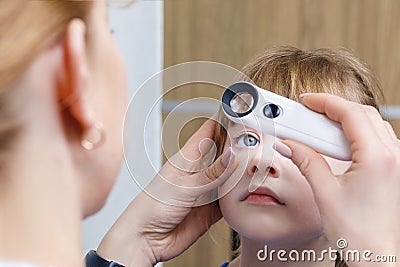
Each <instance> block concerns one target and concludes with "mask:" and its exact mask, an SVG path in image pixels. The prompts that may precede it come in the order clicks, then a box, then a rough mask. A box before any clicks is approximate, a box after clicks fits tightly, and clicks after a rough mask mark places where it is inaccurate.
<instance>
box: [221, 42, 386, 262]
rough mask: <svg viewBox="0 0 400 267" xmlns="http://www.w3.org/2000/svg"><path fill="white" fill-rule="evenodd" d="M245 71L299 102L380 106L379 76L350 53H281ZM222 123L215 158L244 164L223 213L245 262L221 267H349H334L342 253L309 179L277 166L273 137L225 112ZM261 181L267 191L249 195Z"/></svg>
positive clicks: (281, 160) (337, 168)
mask: <svg viewBox="0 0 400 267" xmlns="http://www.w3.org/2000/svg"><path fill="white" fill-rule="evenodd" d="M242 71H243V73H244V74H245V75H247V76H248V77H249V78H250V79H251V80H252V81H253V82H254V83H255V84H256V85H257V86H259V87H260V88H264V89H266V90H269V91H272V92H274V93H276V94H279V95H282V96H284V97H287V98H290V99H292V100H295V101H299V95H300V94H302V93H307V92H324V93H330V94H335V95H338V96H340V97H343V98H345V99H348V100H351V101H354V102H358V103H361V104H365V105H371V106H373V107H375V108H378V104H379V103H380V101H381V99H382V94H381V91H380V87H379V84H378V82H377V80H376V78H375V77H374V75H373V74H372V73H371V72H370V71H369V69H368V68H367V67H366V66H365V65H364V64H363V63H361V62H360V61H359V60H358V59H356V58H355V57H354V56H352V55H351V54H350V53H348V52H344V51H337V52H334V51H330V50H315V51H302V50H299V49H296V48H291V47H285V48H279V49H275V50H269V51H267V52H265V53H264V54H262V55H261V56H259V57H258V58H256V59H255V60H254V61H252V62H250V63H249V64H247V65H246V66H245V67H244V69H243V70H242ZM219 121H220V122H221V124H222V125H227V128H226V129H224V127H223V126H221V125H218V126H217V129H216V131H215V141H216V144H217V149H218V152H217V154H218V155H220V154H222V153H223V152H224V151H225V150H227V149H228V148H229V147H230V148H232V150H233V151H234V152H235V153H236V156H237V158H238V162H239V168H238V170H237V171H235V173H234V174H233V175H232V177H231V178H230V180H231V181H234V182H229V181H228V182H227V183H225V184H224V185H223V186H222V187H221V188H220V191H219V194H220V197H221V198H220V200H219V205H220V208H221V211H222V214H223V216H224V218H225V220H226V221H227V222H228V224H229V225H230V226H231V227H232V228H233V229H234V230H235V231H236V232H238V234H239V235H240V237H241V253H240V254H241V255H240V256H239V257H238V258H236V259H235V260H233V261H232V262H231V263H229V265H228V263H225V264H224V265H223V266H229V267H237V266H241V267H243V266H245V267H249V266H251V267H257V266H281V265H284V266H346V264H345V263H344V261H342V260H340V259H339V257H338V259H337V260H336V261H335V257H336V256H338V255H339V254H338V253H335V251H333V253H332V250H334V249H336V250H337V249H338V247H337V244H330V243H329V242H328V241H327V239H326V238H325V237H324V232H323V228H322V221H321V217H320V213H319V210H318V208H317V205H316V203H315V201H314V197H313V192H312V190H311V187H310V185H309V184H308V182H307V181H306V179H305V177H303V176H302V175H301V173H300V171H299V170H298V168H297V167H296V166H295V165H294V164H293V163H292V162H291V161H290V160H289V159H287V158H285V157H283V156H282V155H280V154H279V153H275V154H273V155H274V158H273V160H272V156H271V155H272V153H273V143H274V137H271V136H268V135H266V134H263V133H261V132H259V131H257V130H256V129H251V128H249V127H244V126H242V125H239V124H235V123H233V122H230V121H228V119H227V118H226V117H225V116H224V114H223V113H222V112H220V113H219ZM325 159H326V160H327V162H328V163H329V165H330V166H331V168H332V170H333V172H335V173H336V174H339V173H343V172H344V171H345V170H346V169H347V168H348V167H349V163H348V162H341V161H338V160H335V159H331V158H329V157H325ZM265 177H268V178H267V179H263V178H265ZM255 181H262V183H261V184H257V185H256V186H258V189H257V190H256V191H254V192H253V193H250V192H249V186H251V183H255ZM329 248H331V251H328V252H327V253H325V252H324V250H329ZM280 250H281V251H283V252H280V253H281V254H280V255H279V256H278V251H280ZM310 251H314V252H315V257H314V256H313V255H314V254H313V253H311V254H310V253H309V252H310ZM309 254H310V255H311V256H310V255H309ZM332 254H333V256H332ZM302 255H303V256H302Z"/></svg>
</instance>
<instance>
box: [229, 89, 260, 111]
mask: <svg viewBox="0 0 400 267" xmlns="http://www.w3.org/2000/svg"><path fill="white" fill-rule="evenodd" d="M253 103H254V99H253V96H252V95H251V94H249V93H247V92H241V93H237V94H235V95H234V96H233V97H232V100H231V101H230V106H231V109H232V111H233V112H235V113H238V114H241V113H246V112H248V111H249V110H250V109H251V108H252V106H253Z"/></svg>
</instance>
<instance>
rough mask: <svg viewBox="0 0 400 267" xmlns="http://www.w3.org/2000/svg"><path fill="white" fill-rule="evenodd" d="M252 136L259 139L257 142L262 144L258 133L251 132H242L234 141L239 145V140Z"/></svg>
mask: <svg viewBox="0 0 400 267" xmlns="http://www.w3.org/2000/svg"><path fill="white" fill-rule="evenodd" d="M247 135H249V136H251V137H254V138H255V139H257V141H258V142H259V143H260V142H261V138H260V136H259V135H258V134H257V133H254V132H251V131H244V132H240V133H239V135H238V136H236V137H234V138H232V139H233V140H234V143H235V144H238V142H239V140H240V139H242V138H243V137H245V136H247Z"/></svg>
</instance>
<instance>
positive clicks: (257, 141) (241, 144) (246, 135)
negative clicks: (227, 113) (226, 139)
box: [236, 133, 260, 147]
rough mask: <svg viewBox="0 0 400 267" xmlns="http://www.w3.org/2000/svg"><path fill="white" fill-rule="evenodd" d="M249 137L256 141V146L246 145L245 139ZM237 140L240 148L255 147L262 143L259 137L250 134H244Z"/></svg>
mask: <svg viewBox="0 0 400 267" xmlns="http://www.w3.org/2000/svg"><path fill="white" fill-rule="evenodd" d="M247 137H250V138H254V139H255V141H256V144H254V145H246V144H245V138H247ZM236 140H237V141H236V143H237V145H238V146H240V147H254V146H257V145H258V144H259V143H260V140H259V138H258V137H257V136H254V135H253V134H249V133H245V134H242V135H241V136H239V137H237V138H236Z"/></svg>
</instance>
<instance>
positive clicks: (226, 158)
mask: <svg viewBox="0 0 400 267" xmlns="http://www.w3.org/2000/svg"><path fill="white" fill-rule="evenodd" d="M234 159H235V153H234V152H233V151H232V148H231V147H230V148H228V150H227V151H225V153H224V155H223V156H222V161H221V163H222V166H223V167H224V168H225V169H226V168H228V166H229V163H230V162H231V161H233V160H234Z"/></svg>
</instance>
